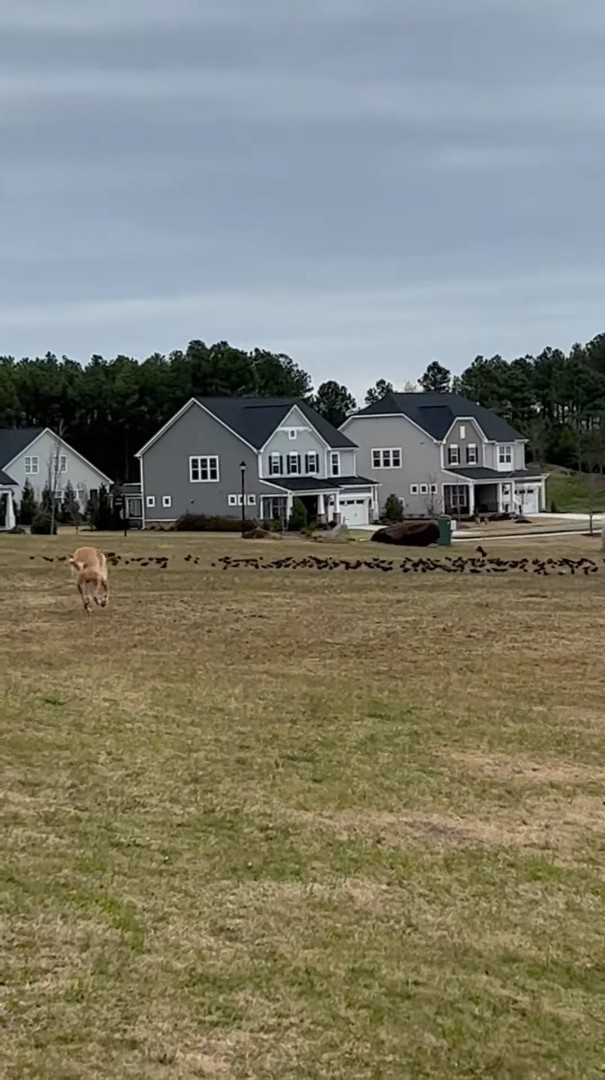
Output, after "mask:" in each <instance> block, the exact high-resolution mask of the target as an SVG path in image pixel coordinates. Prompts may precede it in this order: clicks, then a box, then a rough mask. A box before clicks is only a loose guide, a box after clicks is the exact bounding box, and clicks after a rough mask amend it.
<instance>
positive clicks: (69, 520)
mask: <svg viewBox="0 0 605 1080" xmlns="http://www.w3.org/2000/svg"><path fill="white" fill-rule="evenodd" d="M79 519H80V504H79V502H78V497H77V495H76V493H75V490H74V487H73V484H72V483H71V481H70V480H68V481H67V483H66V485H65V490H64V492H63V500H62V502H61V520H62V522H63V524H64V525H75V524H77V522H78V521H79Z"/></svg>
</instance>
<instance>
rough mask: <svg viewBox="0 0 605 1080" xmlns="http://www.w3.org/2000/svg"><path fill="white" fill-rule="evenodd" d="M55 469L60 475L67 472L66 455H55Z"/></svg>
mask: <svg viewBox="0 0 605 1080" xmlns="http://www.w3.org/2000/svg"><path fill="white" fill-rule="evenodd" d="M53 469H56V470H57V472H60V473H62V472H67V455H66V454H56V455H55V457H54V458H53Z"/></svg>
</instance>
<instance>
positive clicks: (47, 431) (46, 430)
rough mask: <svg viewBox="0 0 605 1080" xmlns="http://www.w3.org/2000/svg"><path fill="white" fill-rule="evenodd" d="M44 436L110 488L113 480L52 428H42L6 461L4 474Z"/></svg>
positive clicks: (3, 466) (3, 467)
mask: <svg viewBox="0 0 605 1080" xmlns="http://www.w3.org/2000/svg"><path fill="white" fill-rule="evenodd" d="M17 430H18V429H17ZM46 434H48V435H50V436H51V437H52V438H53V439H56V440H57V441H58V442H60V443H61V445H62V446H65V447H66V448H67V449H68V450H69V452H70V454H75V456H76V457H77V458H80V461H83V462H84V464H85V465H87V466H88V468H89V469H92V471H93V472H95V473H96V474H97V476H101V477H102V478H103V480H106V481H107V484H109V485H110V486H111V485H112V484H113V480H111V479H110V478H109V476H106V475H105V473H104V472H101V470H100V469H97V466H96V465H93V464H92V461H89V460H88V458H85V457H84V456H83V455H82V454H80V453H78V451H77V450H74V448H73V446H70V444H69V443H68V442H66V441H65V439H64V438H63V437H62V436H61V435H57V434H56V432H54V431H53V430H52V428H49V427H45V428H43V430H42V431H41V432H40V434H39V435H36V437H35V439H32V441H31V442H30V443H28V444H27V446H25V447H24V448H23V449H22V450H20V451H19V453H18V454H15V456H14V457H13V458H11V459H10V461H7V462H6V464H5V465H2V469H3V470H4V472H7V471H8V469H9V467H10V466H11V465H13V464H14V463H15V461H18V460H19V458H20V457H23V455H24V454H25V452H26V451H27V450H30V449H31V447H32V446H34V445H35V444H36V443H37V441H38V439H41V438H42V436H43V435H46ZM29 456H31V455H29ZM29 475H31V476H35V475H39V473H38V474H36V473H30V474H29Z"/></svg>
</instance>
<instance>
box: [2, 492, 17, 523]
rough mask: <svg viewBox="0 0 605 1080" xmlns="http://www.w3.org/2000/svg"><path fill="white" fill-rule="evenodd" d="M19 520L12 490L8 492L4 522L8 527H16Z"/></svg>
mask: <svg viewBox="0 0 605 1080" xmlns="http://www.w3.org/2000/svg"><path fill="white" fill-rule="evenodd" d="M16 523H17V521H16V518H15V500H14V498H13V493H12V491H10V489H9V491H7V493H6V521H5V523H4V525H5V528H6V529H14V527H15V525H16Z"/></svg>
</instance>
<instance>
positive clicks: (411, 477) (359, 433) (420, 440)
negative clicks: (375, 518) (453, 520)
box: [343, 416, 456, 514]
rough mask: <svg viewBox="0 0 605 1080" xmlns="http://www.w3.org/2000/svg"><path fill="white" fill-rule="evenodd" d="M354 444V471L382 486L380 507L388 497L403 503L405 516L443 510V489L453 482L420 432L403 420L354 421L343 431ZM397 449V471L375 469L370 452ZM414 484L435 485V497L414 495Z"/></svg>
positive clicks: (369, 418)
mask: <svg viewBox="0 0 605 1080" xmlns="http://www.w3.org/2000/svg"><path fill="white" fill-rule="evenodd" d="M343 430H344V433H345V434H346V435H347V436H348V437H349V439H352V441H353V442H355V443H357V445H358V447H359V450H358V451H357V469H358V472H359V473H360V475H361V476H367V477H369V478H371V479H372V480H376V481H378V483H380V484H381V487H380V489H379V496H378V498H379V503H380V507H381V509H382V508H383V507H384V504H385V502H386V499H387V498H388V496H389V495H393V494H394V495H398V496H399V498H400V499H403V502H404V506H405V512H406V514H429V513H433V512H437V511H439V510H440V509H441V508H442V485H443V484H444V483H450V484H451V483H456V480H455V479H454V478H453V477H452V476H450V475H449V474H448V473H446V472H444V470H443V469H442V468H441V447H440V445H439V444H437V443H435V442H433V440H432V439H431V437H430V436H429V435H426V434H425V433H424V432H422V431H420V430H419V429H418V428H417V427H416V426H415V425H414V424H412V423H411V422H410V421H409V420H408V419H407V417H405V416H367V417H353V418H352V420H351V421H350V422H349V423H348V424H347V425H346V426H345V427H344V428H343ZM387 448H391V449H392V448H400V449H401V454H402V467H401V468H400V469H382V468H381V469H375V468H374V466H373V463H372V450H379V449H387ZM414 484H418V486H419V487H420V485H421V484H427V485H428V486H429V488H430V485H431V484H436V485H437V491H438V493H437V495H431V494H430V491H429V493H428V494H426V495H421V494H417V495H413V494H412V493H411V491H410V487H411V486H412V485H414Z"/></svg>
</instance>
